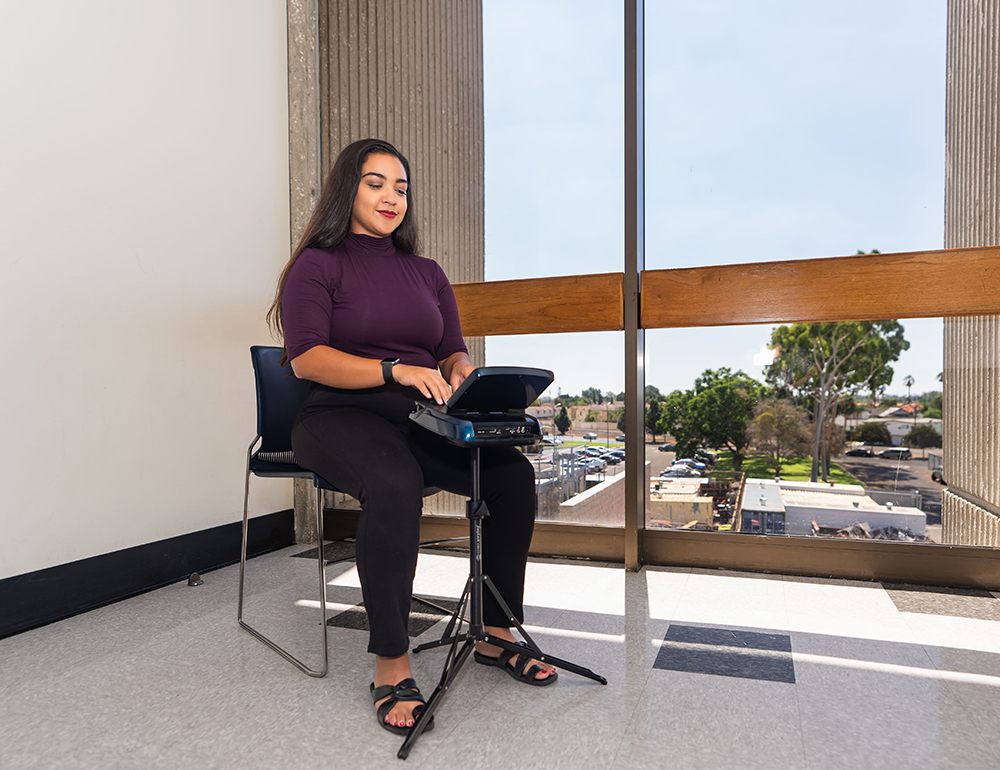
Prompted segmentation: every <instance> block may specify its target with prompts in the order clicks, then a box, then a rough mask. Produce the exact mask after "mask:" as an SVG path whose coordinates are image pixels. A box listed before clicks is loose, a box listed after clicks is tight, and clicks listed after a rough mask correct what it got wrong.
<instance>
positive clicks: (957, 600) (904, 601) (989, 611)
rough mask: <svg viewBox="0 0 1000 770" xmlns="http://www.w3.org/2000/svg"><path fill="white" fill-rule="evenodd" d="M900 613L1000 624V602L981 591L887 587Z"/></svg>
mask: <svg viewBox="0 0 1000 770" xmlns="http://www.w3.org/2000/svg"><path fill="white" fill-rule="evenodd" d="M882 587H883V588H885V590H886V592H887V593H888V594H889V598H890V599H892V603H893V604H895V605H896V609H898V610H899V611H900V612H916V613H920V614H922V615H946V616H949V617H953V618H975V619H977V620H997V621H1000V599H997V598H996V597H995V596H994V595H993V594H992V593H990V592H989V591H986V590H983V589H980V588H946V587H943V586H913V585H905V584H903V583H883V584H882Z"/></svg>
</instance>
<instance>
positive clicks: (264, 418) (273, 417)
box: [237, 345, 339, 677]
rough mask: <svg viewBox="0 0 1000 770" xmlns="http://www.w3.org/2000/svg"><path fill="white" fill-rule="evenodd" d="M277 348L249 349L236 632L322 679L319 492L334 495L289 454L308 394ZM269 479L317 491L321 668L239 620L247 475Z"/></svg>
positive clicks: (323, 592) (323, 569) (247, 504)
mask: <svg viewBox="0 0 1000 770" xmlns="http://www.w3.org/2000/svg"><path fill="white" fill-rule="evenodd" d="M283 354H284V350H283V349H282V348H280V347H273V346H265V345H254V346H253V347H251V348H250V359H251V361H252V362H253V372H254V380H255V382H256V385H257V435H256V437H255V438H254V440H253V441H251V442H250V447H249V448H248V449H247V465H246V480H245V484H244V493H243V544H242V547H241V549H240V591H239V611H238V618H237V619H238V621H239V624H240V628H242V629H244V630H245V631H247V632H249V633H250V634H251V635H252V636H254V637H255V638H257V639H259V640H260V641H262V642H263V643H264V644H266V645H267V646H268V647H270V648H271V649H272V650H274V651H275V652H276V653H278V654H279V655H281V657H283V658H284V659H285V660H287V661H288V662H289V663H291V664H292V665H294V666H295V667H296V668H298V669H299V670H300V671H302V672H303V673H306V674H308V675H309V676H316V677H321V676H326V672H327V669H328V667H329V665H328V660H327V648H326V558H325V555H324V553H323V490H325V489H326V490H330V491H332V492H336V491H339V490H338V489H337V488H336V487H335V486H333V484H331V483H329V482H328V481H326V480H325V479H324V478H323V477H322V476H318V475H317V474H315V473H313V472H312V471H307V470H306V469H305V468H303V467H301V466H300V465H299V464H298V463H297V462H296V461H295V453H294V452H293V451H292V424H293V423H294V422H295V417H296V416H297V415H298V413H299V410H300V409H301V408H302V403H303V401H305V399H306V396H308V395H309V381H308V380H300V379H298V378H297V377H296V376H295V375H294V374H293V373H292V368H291V366H289V365H288V363H287V362H286V363H285V364H284V366H282V364H281V357H282V355H283ZM251 474H252V475H254V476H259V477H261V478H270V479H276V478H277V479H311V480H312V482H313V486H314V487H315V488H316V539H317V542H318V544H319V545H318V554H317V562H318V563H319V606H320V612H321V613H322V615H323V623H322V625H321V626H320V628H321V629H322V631H321V633H322V636H323V663H322V665H321V666H320V667H319V669H311V668H309V666H307V665H306V664H305V663H303V662H302V661H301V660H299V659H298V658H296V657H295V656H294V655H292V654H291V653H290V652H288V651H287V650H285V649H284V648H283V647H280V646H279V645H277V644H275V643H274V642H273V641H272V640H271V639H269V638H268V637H266V636H264V634H262V633H261V632H260V631H258V630H257V629H255V628H254V627H253V626H251V625H250V624H249V623H247V622H246V621H245V620H243V589H244V582H245V576H246V565H247V531H248V522H249V512H250V476H251Z"/></svg>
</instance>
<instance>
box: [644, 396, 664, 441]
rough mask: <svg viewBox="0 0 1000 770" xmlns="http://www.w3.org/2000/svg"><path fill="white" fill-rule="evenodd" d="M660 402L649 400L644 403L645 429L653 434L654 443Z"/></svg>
mask: <svg viewBox="0 0 1000 770" xmlns="http://www.w3.org/2000/svg"><path fill="white" fill-rule="evenodd" d="M660 411H661V409H660V402H659V401H658V400H653V401H650V402H649V403H648V404H646V430H648V431H649V432H650V433H652V434H653V443H654V444H655V443H656V436H657V427H658V425H657V424H658V423H659V421H660Z"/></svg>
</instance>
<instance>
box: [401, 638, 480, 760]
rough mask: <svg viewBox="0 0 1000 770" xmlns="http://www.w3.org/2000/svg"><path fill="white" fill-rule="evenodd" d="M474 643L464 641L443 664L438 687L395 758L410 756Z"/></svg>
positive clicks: (469, 640) (470, 652) (467, 640)
mask: <svg viewBox="0 0 1000 770" xmlns="http://www.w3.org/2000/svg"><path fill="white" fill-rule="evenodd" d="M474 646H475V642H473V641H472V639H466V640H465V643H464V644H463V645H462V648H461V649H460V650H459V651H458V654H457V655H455V657H454V658H453V659H452V660H450V661H449V662H448V663H446V664H445V668H444V671H442V672H441V681H440V682H439V683H438V686H437V687H435V688H434V692H433V693H432V694H431V697H430V700H428V701H427V705H426V706H424V710H423V711H421V712H420V716H419V717H417V721H415V722H414V723H413V727H411V728H410V732H409V734H408V735H407V736H406V740H404V741H403V745H402V746H400V747H399V751H397V752H396V756H397V757H399V758H400V759H406V757H407V756H409V754H410V749H412V748H413V746H414V744H415V743H416V742H417V740H418V739H419V738H420V736H421V735H422V734H423V732H424V729H425V727H426V726H427V723H428V722H430V719H431V717H432V716H434V712H435V711H437V708H438V706H440V705H441V701H442V700H443V699H444V696H445V695H447V694H448V688H449V687H451V683H452V681H453V680H454V679H455V677H456V676H457V675H458V672H459V671H461V670H462V666H463V665H465V661H467V660H468V659H469V655H471V654H472V650H473V647H474Z"/></svg>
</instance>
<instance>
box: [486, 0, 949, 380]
mask: <svg viewBox="0 0 1000 770" xmlns="http://www.w3.org/2000/svg"><path fill="white" fill-rule="evenodd" d="M483 9H484V18H483V28H484V67H485V73H484V76H485V116H486V278H487V280H503V279H509V278H529V277H541V276H550V275H569V274H576V273H601V272H612V271H620V270H622V269H623V265H624V203H623V200H624V140H623V135H624V21H623V16H622V7H621V3H617V2H614V3H612V2H607V0H532V1H531V2H524V1H523V0H484V3H483ZM946 11H947V7H946V0H905V2H904V1H903V0H865V1H864V2H862V1H860V0H840V2H838V3H822V4H820V3H804V2H802V1H801V0H759V1H758V2H753V3H749V2H745V0H701V1H700V2H699V3H690V2H683V3H682V2H674V0H647V2H646V18H645V62H646V66H645V109H646V116H645V132H646V134H645V135H646V141H645V155H646V165H645V180H646V189H645V217H646V235H645V265H646V268H647V269H659V268H669V267H688V266H695V265H711V264H731V263H740V262H756V261H770V260H786V259H808V258H814V257H828V256H841V255H847V254H854V253H856V252H857V251H858V250H859V249H860V250H864V251H866V252H867V251H871V250H872V249H878V250H879V251H882V252H903V251H919V250H924V249H940V248H942V247H943V232H944V157H945V146H944V138H945V135H944V108H945V74H946V73H945V39H946ZM885 282H886V285H885V290H886V291H904V290H905V286H900V285H898V283H896V282H894V279H893V276H886V277H885ZM900 320H901V323H902V324H903V327H904V329H905V330H906V331H905V336H906V338H907V339H908V340H909V341H910V343H911V348H910V350H909V351H907V352H905V353H904V354H903V356H902V357H901V358H900V360H899V361H897V362H896V363H895V364H894V365H893V369H894V371H895V379H894V381H893V383H892V385H890V386H889V388H887V392H889V393H896V394H904V393H905V392H906V388H905V386H904V385H903V384H902V380H903V378H904V377H905V376H906V375H912V376H913V377H914V378H915V380H916V382H915V384H914V386H913V392H914V393H921V392H924V391H929V390H936V389H939V388H940V384H939V382H938V381H937V375H938V373H939V372H940V371H941V370H942V368H943V363H942V324H941V320H940V319H910V320H906V319H900ZM771 329H772V327H771V326H744V327H723V328H715V329H709V328H699V329H657V330H649V331H647V332H646V360H645V365H646V382H647V384H651V385H655V386H656V387H658V388H659V389H660V390H661V391H662V392H669V391H671V390H674V389H687V388H690V387H691V386H692V385H693V382H694V379H695V377H697V376H698V375H699V374H700V373H701V372H702V371H704V370H705V369H716V368H719V367H722V366H727V367H729V368H731V369H742V370H743V371H745V372H747V373H748V374H750V375H753V376H756V377H762V372H763V366H762V361H763V357H764V356H763V355H762V354H765V353H766V350H765V348H766V345H767V342H768V341H769V339H770V334H771ZM486 345H487V363H489V364H491V365H499V364H508V365H522V366H541V367H544V368H548V369H551V370H553V371H554V372H555V374H556V382H555V383H554V384H553V386H552V391H551V393H552V394H556V393H559V392H561V393H566V394H578V393H580V392H581V391H582V390H583V389H584V388H588V387H596V388H600V389H601V390H605V391H607V390H615V391H620V390H622V389H623V387H624V379H625V378H624V335H623V334H622V333H614V332H605V333H595V334H558V335H528V336H516V337H502V338H495V337H490V338H488V339H487V343H486ZM755 361H756V363H755Z"/></svg>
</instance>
